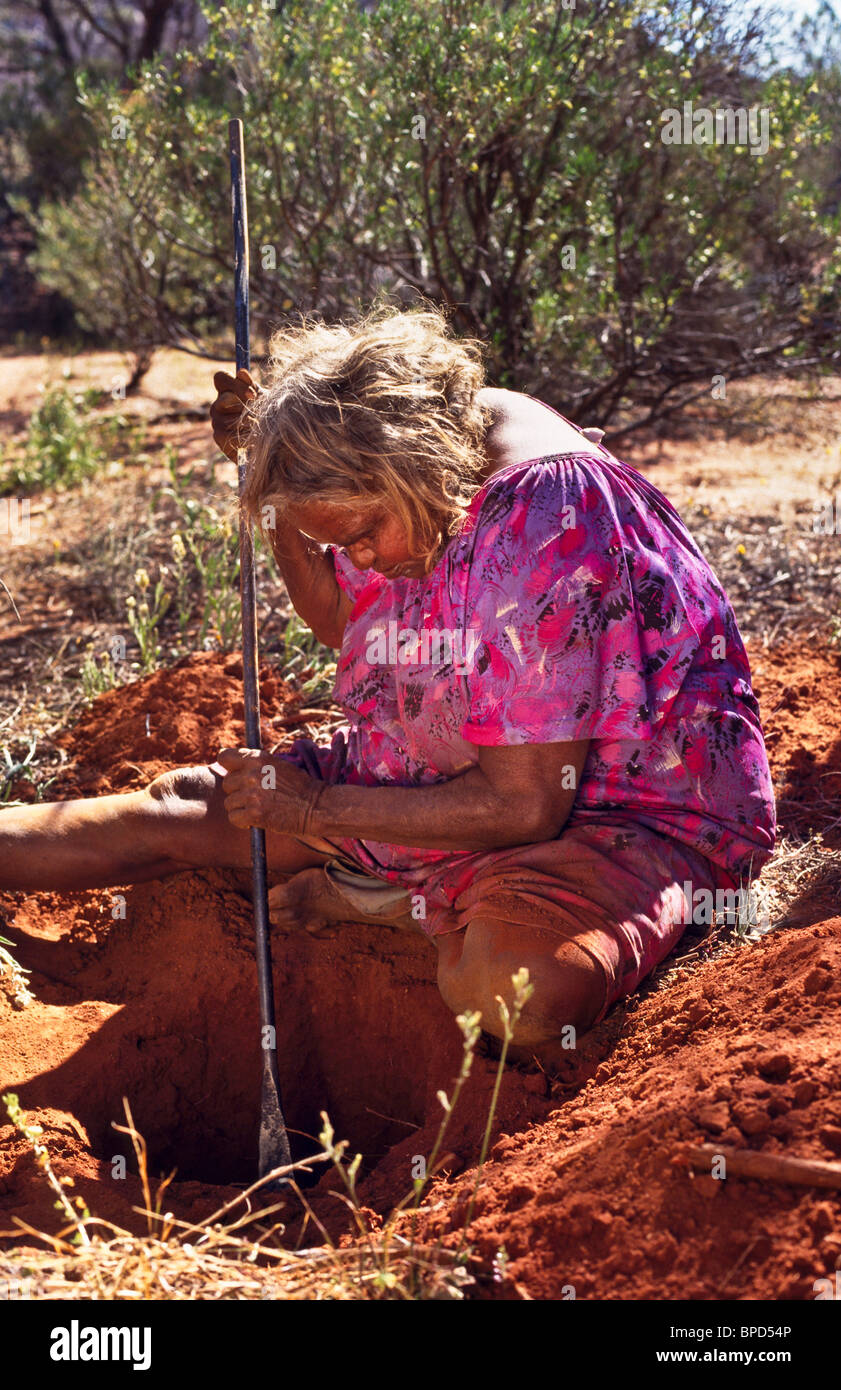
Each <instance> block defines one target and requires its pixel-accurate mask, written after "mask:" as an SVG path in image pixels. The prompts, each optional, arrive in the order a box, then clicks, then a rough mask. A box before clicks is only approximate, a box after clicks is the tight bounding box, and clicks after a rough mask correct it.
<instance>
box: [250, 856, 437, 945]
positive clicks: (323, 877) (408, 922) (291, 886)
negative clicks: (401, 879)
mask: <svg viewBox="0 0 841 1390" xmlns="http://www.w3.org/2000/svg"><path fill="white" fill-rule="evenodd" d="M269 916H270V918H271V920H272V922H273V924H274V925H275V926H276V927H279V928H280V929H281V931H308V932H311V933H315V932H324V928H325V927H328V926H331V925H333V924H335V923H336V922H366V923H370V924H372V925H376V926H387V927H404V928H405V927H417V923H416V922H414V921H413V920H412V917H411V914H410V913H409V912H408V911H407V913H406V916H405V920H404V919H403V918H402V917H400V918H397V919H395V918H389V917H385V916H374V915H368V914H366V913H364V912H362V911H360V909H359V908H357V907H353V905H352V904H351V903H349V902H348V900H347V898H345V897H343V896H342V894H341V893H340V892H339V890H338V888H337V887H336V885H335V884H334V883H333V881H332V879H331V878H329V876H328V875H327V874H326V873H325V872H324V870H323V869H322V868H315V869H303V870H301V872H300V873H297V874H294V875H293V877H292V878H290V879H289V880H288V881H287V882H286V883H280V884H278V886H277V887H276V888H272V889H271V890H270V891H269ZM324 935H326V936H329V935H332V933H330V932H324Z"/></svg>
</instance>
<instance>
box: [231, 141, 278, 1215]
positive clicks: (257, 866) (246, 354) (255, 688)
mask: <svg viewBox="0 0 841 1390" xmlns="http://www.w3.org/2000/svg"><path fill="white" fill-rule="evenodd" d="M228 142H229V148H230V155H231V208H232V212H233V221H234V253H235V270H234V303H235V327H236V364H237V371H239V369H240V368H241V367H245V368H247V369H248V370H249V371H250V369H251V341H250V326H249V318H248V207H247V204H246V200H245V148H244V144H243V129H242V121H239V120H236V121H229V122H228ZM246 463H247V460H246V453H245V450H244V449H240V450H239V454H238V458H237V476H238V482H239V493H240V497H241V496H242V491H243V487H244V484H245V471H246ZM239 558H240V597H241V601H242V684H243V694H244V697H245V742H246V744H247V745H248V747H249V748H256V749H259V748H260V680H259V673H258V666H257V598H256V590H255V585H254V537H253V535H252V531H251V524H250V522H249V520H248V518H247V517H246V515H245V513H244V511H243V510H242V509H240V519H239ZM251 882H252V893H253V899H254V938H255V952H256V956H257V980H258V984H259V989H260V1034H261V1036H260V1041H261V1049H260V1050H261V1055H262V1058H263V1080H262V1093H261V1100H260V1150H259V1167H258V1176H259V1177H261V1178H262V1177H265V1176H266V1174H267V1173H270V1172H271V1171H272V1170H273V1169H274V1168H281V1167H283V1166H285V1165H286V1164H289V1163H291V1162H292V1155H291V1152H290V1149H289V1136H288V1134H287V1132H286V1122H285V1120H284V1118H283V1110H282V1107H281V1103H280V1082H279V1080H278V1074H277V1028H276V1026H275V1008H274V994H273V990H272V955H271V945H270V942H269V899H268V884H267V879H266V836H265V833H264V831H262V830H259V829H255V828H253V827H252V830H251ZM284 1181H285V1180H284V1179H283V1178H280V1179H275V1180H274V1182H273V1184H271V1185H272V1186H278V1187H280V1186H282V1185H283V1184H284Z"/></svg>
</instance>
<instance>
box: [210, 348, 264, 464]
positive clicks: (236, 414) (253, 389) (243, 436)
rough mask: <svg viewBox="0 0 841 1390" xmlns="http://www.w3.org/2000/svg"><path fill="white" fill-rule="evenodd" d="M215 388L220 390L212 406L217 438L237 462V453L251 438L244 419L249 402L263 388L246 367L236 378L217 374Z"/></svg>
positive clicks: (241, 369) (220, 373)
mask: <svg viewBox="0 0 841 1390" xmlns="http://www.w3.org/2000/svg"><path fill="white" fill-rule="evenodd" d="M213 385H214V386H215V388H216V391H217V396H216V400H215V401H214V402H213V405H212V406H211V407H210V423H211V425H212V426H213V438H214V439H215V440H216V443H217V444H218V445H219V448H220V449H221V450H222V453H223V454H226V455H227V457H228V458H229V459H230V460H231V461H232V462H233V463H236V461H237V450H238V449H242V448H244V447H245V444H246V442H247V439H248V429H247V427H246V424H245V421H244V420H243V418H242V417H243V411H244V409H245V405H246V402H248V401H253V400H256V399H257V396H258V395H260V394H261V392H262V387H260V386H258V385H257V383H256V381H255V380H254V378H253V377H252V375H251V373H250V372H249V371H247V370H246V369H245V367H240V369H239V371H238V372H237V374H236V376H235V377H234V376H229V375H228V373H227V372H214V375H213Z"/></svg>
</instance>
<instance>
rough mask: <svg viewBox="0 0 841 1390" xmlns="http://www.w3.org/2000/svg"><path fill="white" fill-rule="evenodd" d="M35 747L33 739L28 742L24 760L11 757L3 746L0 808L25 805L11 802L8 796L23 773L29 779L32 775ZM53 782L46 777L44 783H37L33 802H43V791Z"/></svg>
mask: <svg viewBox="0 0 841 1390" xmlns="http://www.w3.org/2000/svg"><path fill="white" fill-rule="evenodd" d="M36 747H37V742H36V740H35V739H34V738H33V739H32V741H31V742H30V745H29V749H28V751H27V754H26V757H24V758H19V757H12V754H11V753H10V751H9V749H8V747H5V746H4V748H3V761H4V763H5V765H6V766H5V769H4V770H2V769H0V805H2V806H24V805H26V802H23V801H11V800H10V796H11V791H12V787H13V786H14V784H15V782H16V781H17V780H18V778H19V777H21V776H22V775H23V774H24V773H26V774H27V776H28V777H30V776H31V774H32V772H33V771H34V763H33V759H34V757H35V749H36ZM54 781H55V778H54V777H48V778H47V779H46V781H44V782H39V783H38V785H37V787H36V789H35V800H36V801H43V799H44V793H45V791H46V790H47V788H48V787H50V786H52V784H53V782H54Z"/></svg>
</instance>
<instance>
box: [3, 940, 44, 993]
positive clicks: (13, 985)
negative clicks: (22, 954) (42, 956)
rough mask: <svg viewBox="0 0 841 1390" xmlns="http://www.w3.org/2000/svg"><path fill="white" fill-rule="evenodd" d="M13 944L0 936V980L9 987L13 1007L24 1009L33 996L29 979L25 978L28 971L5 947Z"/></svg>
mask: <svg viewBox="0 0 841 1390" xmlns="http://www.w3.org/2000/svg"><path fill="white" fill-rule="evenodd" d="M14 944H15V943H14V942H13V941H9V940H8V939H7V938H6V937H5V936H0V980H2V982H3V984H4V985H6V986H8V987H9V990H10V993H11V998H12V1006H13V1008H15V1009H25V1008H26V1006H27V1004H31V1003H32V1000H33V999H34V997H35V996H34V995H33V994H32V992H31V990H30V988H29V981H28V980H27V979H26V976H27V975H29V974H30V971H29V970H27V969H26V968H25V967H24V966H22V965H18V962H17V961H16V960H15V958H14V956H13V955H12V954H11V952H10V951H8V950H7V949H6V948H7V947H8V946H14Z"/></svg>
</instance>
